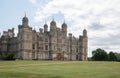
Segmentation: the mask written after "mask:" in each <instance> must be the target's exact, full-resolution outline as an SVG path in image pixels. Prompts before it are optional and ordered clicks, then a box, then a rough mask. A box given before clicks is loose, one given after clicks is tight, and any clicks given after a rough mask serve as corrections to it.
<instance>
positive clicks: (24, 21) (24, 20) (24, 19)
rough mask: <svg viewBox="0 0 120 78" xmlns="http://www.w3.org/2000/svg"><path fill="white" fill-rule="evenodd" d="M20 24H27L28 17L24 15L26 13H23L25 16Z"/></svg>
mask: <svg viewBox="0 0 120 78" xmlns="http://www.w3.org/2000/svg"><path fill="white" fill-rule="evenodd" d="M22 25H23V26H28V18H27V17H26V14H25V16H24V17H23V19H22Z"/></svg>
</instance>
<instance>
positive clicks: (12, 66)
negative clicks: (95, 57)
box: [0, 61, 120, 78]
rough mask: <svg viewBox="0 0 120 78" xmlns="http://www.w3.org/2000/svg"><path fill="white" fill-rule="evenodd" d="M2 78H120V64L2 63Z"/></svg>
mask: <svg viewBox="0 0 120 78" xmlns="http://www.w3.org/2000/svg"><path fill="white" fill-rule="evenodd" d="M0 78H120V62H81V61H0Z"/></svg>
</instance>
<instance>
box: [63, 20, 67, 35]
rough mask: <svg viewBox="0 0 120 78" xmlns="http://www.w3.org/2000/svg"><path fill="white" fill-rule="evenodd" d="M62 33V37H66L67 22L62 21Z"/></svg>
mask: <svg viewBox="0 0 120 78" xmlns="http://www.w3.org/2000/svg"><path fill="white" fill-rule="evenodd" d="M62 33H63V37H67V24H66V23H65V21H64V23H63V24H62Z"/></svg>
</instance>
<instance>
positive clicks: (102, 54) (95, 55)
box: [92, 48, 108, 61]
mask: <svg viewBox="0 0 120 78" xmlns="http://www.w3.org/2000/svg"><path fill="white" fill-rule="evenodd" d="M92 59H93V60H94V61H107V60H108V55H107V52H106V51H105V50H103V49H100V48H98V49H96V50H94V51H92Z"/></svg>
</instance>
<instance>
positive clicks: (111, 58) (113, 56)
mask: <svg viewBox="0 0 120 78" xmlns="http://www.w3.org/2000/svg"><path fill="white" fill-rule="evenodd" d="M108 56H109V61H117V57H116V55H115V53H113V52H112V51H111V52H109V54H108Z"/></svg>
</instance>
